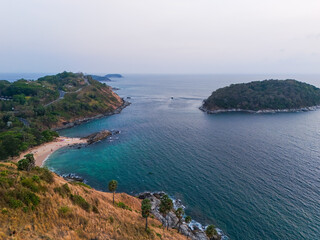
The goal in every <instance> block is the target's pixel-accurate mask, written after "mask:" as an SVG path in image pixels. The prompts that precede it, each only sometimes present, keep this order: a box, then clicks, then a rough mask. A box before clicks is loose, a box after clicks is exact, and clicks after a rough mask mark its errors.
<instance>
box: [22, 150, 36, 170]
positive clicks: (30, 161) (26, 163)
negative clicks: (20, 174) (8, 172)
mask: <svg viewBox="0 0 320 240" xmlns="http://www.w3.org/2000/svg"><path fill="white" fill-rule="evenodd" d="M24 157H25V158H24V159H21V160H20V161H19V162H18V170H25V171H28V172H29V171H31V170H32V169H33V168H34V167H35V159H34V157H33V154H31V153H29V154H27V155H25V156H24Z"/></svg>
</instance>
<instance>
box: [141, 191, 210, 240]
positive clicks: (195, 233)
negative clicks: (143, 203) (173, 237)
mask: <svg viewBox="0 0 320 240" xmlns="http://www.w3.org/2000/svg"><path fill="white" fill-rule="evenodd" d="M165 194H166V193H165V192H154V193H151V192H144V193H140V194H138V195H137V196H136V197H138V198H139V199H145V198H148V199H150V203H151V214H153V215H154V217H155V218H156V219H158V220H159V221H160V222H162V224H163V225H166V224H167V223H168V226H169V228H177V227H178V222H179V220H178V218H177V217H176V214H175V213H174V211H170V212H169V213H168V214H167V216H166V217H164V216H163V215H162V214H161V213H160V212H159V206H160V199H161V197H162V196H163V195H165ZM176 203H178V204H181V201H180V200H176ZM181 205H182V204H181ZM180 232H181V233H182V234H183V235H185V236H188V237H190V239H192V240H208V237H207V236H206V234H205V232H204V231H203V230H201V229H198V228H197V229H194V230H192V229H191V228H190V227H189V226H188V225H187V224H186V223H182V224H181V226H180Z"/></svg>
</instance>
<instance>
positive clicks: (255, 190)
mask: <svg viewBox="0 0 320 240" xmlns="http://www.w3.org/2000/svg"><path fill="white" fill-rule="evenodd" d="M271 77H273V78H297V79H298V80H303V81H306V82H308V83H312V84H315V85H316V86H318V87H319V85H320V80H319V81H317V79H320V78H319V77H318V76H311V75H309V76H266V75H238V76H237V75H212V76H209V75H194V76H191V75H189V76H182V75H130V76H126V78H124V79H115V81H114V82H111V83H109V84H110V85H111V86H114V87H119V88H120V89H121V90H119V91H118V94H119V95H120V96H123V97H127V96H129V97H131V99H130V101H131V102H132V105H131V106H129V107H127V108H126V109H124V110H123V112H122V113H121V114H118V115H113V116H110V117H107V118H103V119H99V120H95V121H92V122H90V123H87V124H84V125H81V126H78V127H75V128H72V129H67V130H63V131H61V132H60V134H61V135H65V136H70V137H76V136H86V135H88V134H90V133H92V132H96V131H99V130H102V129H110V130H111V129H116V130H120V131H121V133H120V134H118V135H116V136H113V137H112V138H111V139H109V140H105V141H102V142H99V143H97V144H94V145H91V146H89V147H86V148H82V149H60V150H59V151H57V152H55V153H54V154H53V155H52V156H51V157H49V159H48V160H47V161H46V163H45V164H46V165H47V166H48V167H49V168H52V169H54V170H55V171H56V172H58V173H60V174H65V173H75V174H77V175H79V176H82V177H83V178H85V179H86V181H87V182H88V184H90V185H91V186H93V187H95V188H97V189H100V190H106V189H107V183H108V181H109V180H110V179H116V180H118V181H119V191H124V192H127V193H138V192H142V191H146V190H148V191H158V190H163V191H166V192H168V193H169V194H170V195H171V196H173V197H176V198H179V199H181V200H182V202H183V203H184V205H185V206H186V212H187V214H190V215H191V216H192V217H193V218H194V219H195V220H197V221H199V222H201V223H203V224H210V223H214V224H215V225H216V226H218V227H219V228H220V229H222V230H223V231H224V232H225V233H226V234H227V235H228V236H229V237H230V239H320V179H319V176H320V144H319V138H320V111H314V112H305V113H281V114H260V115H259V114H245V113H229V114H228V113H227V114H219V115H207V114H205V113H203V112H201V111H199V110H198V107H199V106H200V105H201V101H202V99H204V98H206V97H207V96H209V95H210V93H211V92H212V91H213V90H215V89H217V88H219V87H222V86H225V85H229V84H230V83H235V82H248V81H252V80H262V79H266V78H271ZM171 97H173V99H171Z"/></svg>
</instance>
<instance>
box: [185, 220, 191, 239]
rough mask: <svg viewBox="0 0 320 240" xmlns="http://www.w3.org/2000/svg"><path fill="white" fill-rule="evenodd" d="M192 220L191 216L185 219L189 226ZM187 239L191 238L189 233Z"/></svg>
mask: <svg viewBox="0 0 320 240" xmlns="http://www.w3.org/2000/svg"><path fill="white" fill-rule="evenodd" d="M191 220H192V218H191V217H190V216H186V218H185V219H184V221H185V222H186V224H189V223H190V222H191ZM187 238H189V232H188V236H187Z"/></svg>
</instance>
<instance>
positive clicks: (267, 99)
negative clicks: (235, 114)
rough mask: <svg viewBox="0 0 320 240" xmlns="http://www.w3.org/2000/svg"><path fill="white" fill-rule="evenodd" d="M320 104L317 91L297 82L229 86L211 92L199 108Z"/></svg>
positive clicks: (245, 108)
mask: <svg viewBox="0 0 320 240" xmlns="http://www.w3.org/2000/svg"><path fill="white" fill-rule="evenodd" d="M319 104H320V89H319V88H317V87H315V86H312V85H310V84H307V83H303V82H299V81H296V80H291V79H288V80H264V81H255V82H250V83H240V84H231V85H230V86H228V87H224V88H220V89H218V90H216V91H214V92H213V93H212V94H211V96H210V97H209V98H207V99H206V100H204V102H203V106H202V108H203V109H205V110H209V111H214V110H228V109H242V110H252V111H258V110H283V109H299V108H305V107H312V106H317V105H319Z"/></svg>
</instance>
